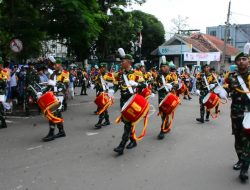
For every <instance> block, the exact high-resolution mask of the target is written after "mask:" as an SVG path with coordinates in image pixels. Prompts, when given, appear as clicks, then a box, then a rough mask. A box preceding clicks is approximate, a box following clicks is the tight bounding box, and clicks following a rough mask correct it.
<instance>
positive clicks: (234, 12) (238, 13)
mask: <svg viewBox="0 0 250 190" xmlns="http://www.w3.org/2000/svg"><path fill="white" fill-rule="evenodd" d="M232 13H233V14H236V15H240V16H245V17H249V18H250V15H245V14H242V13H236V12H232Z"/></svg>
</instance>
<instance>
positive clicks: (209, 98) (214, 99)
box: [202, 92, 220, 110]
mask: <svg viewBox="0 0 250 190" xmlns="http://www.w3.org/2000/svg"><path fill="white" fill-rule="evenodd" d="M202 102H203V104H205V106H206V108H207V109H209V110H210V109H212V108H214V107H215V106H216V105H217V104H218V103H219V102H220V98H219V96H218V95H217V94H215V93H213V92H210V93H208V94H207V95H206V96H205V97H204V99H203V101H202Z"/></svg>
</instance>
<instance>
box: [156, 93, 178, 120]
mask: <svg viewBox="0 0 250 190" xmlns="http://www.w3.org/2000/svg"><path fill="white" fill-rule="evenodd" d="M179 104H180V98H179V97H178V96H176V95H174V94H173V93H168V95H167V96H166V97H165V98H164V99H163V100H162V101H161V103H160V104H159V110H160V112H162V113H163V114H166V115H169V114H171V113H172V112H173V111H174V110H175V109H176V108H177V106H178V105H179Z"/></svg>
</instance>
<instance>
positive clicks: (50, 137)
mask: <svg viewBox="0 0 250 190" xmlns="http://www.w3.org/2000/svg"><path fill="white" fill-rule="evenodd" d="M54 131H55V129H52V128H50V129H49V133H48V135H47V136H46V137H44V138H43V141H44V142H48V141H53V140H54V139H55V135H54Z"/></svg>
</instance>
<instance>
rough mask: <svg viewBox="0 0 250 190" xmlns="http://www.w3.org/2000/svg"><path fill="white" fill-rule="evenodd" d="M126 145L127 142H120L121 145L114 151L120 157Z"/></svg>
mask: <svg viewBox="0 0 250 190" xmlns="http://www.w3.org/2000/svg"><path fill="white" fill-rule="evenodd" d="M126 143H127V141H125V140H122V141H121V143H120V144H119V146H118V147H116V148H115V149H114V151H115V152H117V153H118V154H120V155H122V154H123V150H124V148H125V145H126Z"/></svg>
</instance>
